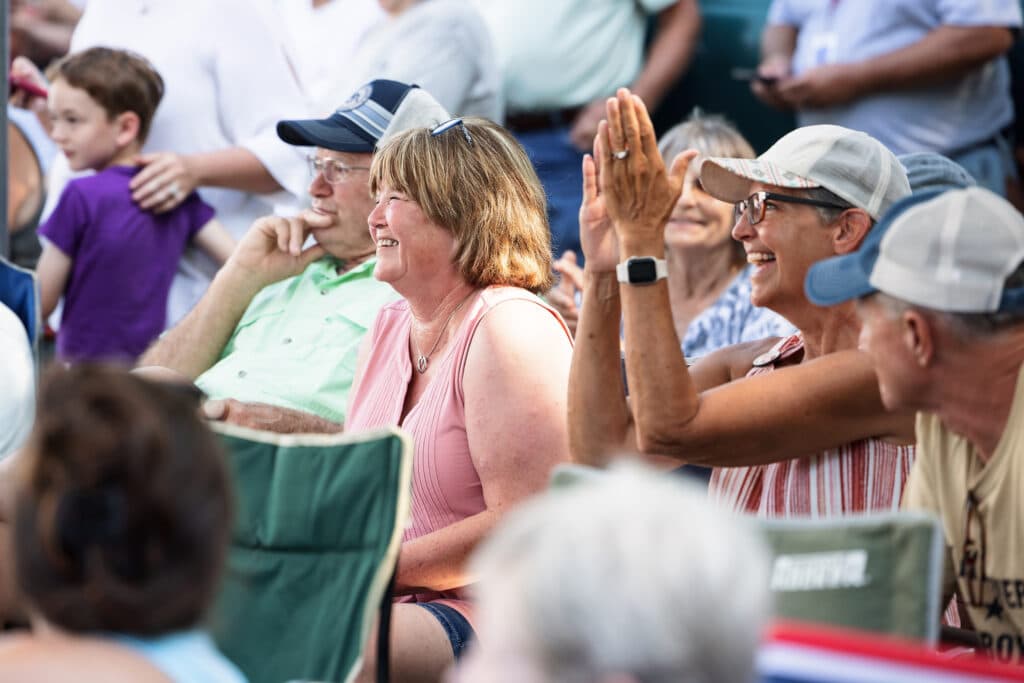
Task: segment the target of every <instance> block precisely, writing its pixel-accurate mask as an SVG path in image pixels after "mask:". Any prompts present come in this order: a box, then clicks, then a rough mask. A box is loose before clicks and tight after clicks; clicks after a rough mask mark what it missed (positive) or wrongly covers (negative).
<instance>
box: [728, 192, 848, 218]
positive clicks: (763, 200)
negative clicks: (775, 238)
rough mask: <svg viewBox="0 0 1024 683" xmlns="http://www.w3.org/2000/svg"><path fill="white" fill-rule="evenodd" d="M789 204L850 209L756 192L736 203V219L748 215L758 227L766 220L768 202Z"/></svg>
mask: <svg viewBox="0 0 1024 683" xmlns="http://www.w3.org/2000/svg"><path fill="white" fill-rule="evenodd" d="M770 201H776V202H788V203H790V204H807V205H808V206H820V207H823V208H826V209H848V208H849V207H848V206H840V205H839V204H833V203H832V202H823V201H820V200H818V199H808V198H806V197H794V196H792V195H788V194H778V193H777V192H764V191H762V192H755V193H754V194H752V195H750V196H749V197H747V198H746V199H743V200H741V201H738V202H736V214H735V216H734V217H735V219H736V220H737V221H738V220H739V219H740V216H742V215H743V214H747V220H748V221H750V224H751V225H757V224H758V223H760V222H761V221H763V220H764V211H765V207H767V206H768V202H770Z"/></svg>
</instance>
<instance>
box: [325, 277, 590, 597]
mask: <svg viewBox="0 0 1024 683" xmlns="http://www.w3.org/2000/svg"><path fill="white" fill-rule="evenodd" d="M511 300H523V301H529V302H532V303H535V304H537V305H538V306H542V307H543V308H545V309H546V310H548V311H549V312H550V313H551V315H552V316H553V317H554V319H555V320H557V321H558V324H559V325H561V327H562V329H563V330H565V334H566V341H567V343H569V344H571V343H572V341H571V340H572V337H571V335H570V333H569V330H568V329H567V328H566V327H565V323H564V322H562V319H561V317H559V315H558V314H557V313H556V312H555V311H554V309H552V308H551V307H549V306H548V305H547V304H545V303H544V302H542V301H541V300H540V299H539V298H538V297H536V296H534V295H533V294H531V293H530V292H528V291H526V290H525V289H519V288H517V287H489V288H487V289H484V290H481V291H480V293H479V294H478V295H477V296H475V297H473V298H472V299H470V301H469V302H468V303H467V304H466V306H467V309H468V310H467V313H466V317H465V318H464V319H463V321H462V323H461V324H460V325H459V329H458V331H457V332H456V334H455V336H454V338H453V339H452V343H451V344H450V345H449V346H448V350H447V353H446V354H445V355H444V356H443V357H441V358H437V359H431V362H432V364H433V363H439V365H438V371H437V373H436V374H435V375H434V377H433V379H432V380H431V381H430V384H429V385H428V386H427V389H426V391H424V392H423V394H422V396H420V399H419V401H418V402H417V403H416V404H415V405H414V406H413V407H412V409H411V410H410V411H409V413H408V414H407V415H406V416H405V419H404V420H402V408H403V406H404V404H405V395H406V391H407V390H408V386H409V382H410V380H411V379H412V372H413V368H412V362H411V361H410V359H409V332H410V329H411V326H412V314H411V313H410V311H409V304H408V302H406V301H405V300H404V299H403V300H401V301H397V302H395V303H392V304H389V305H388V306H385V307H384V308H383V309H381V311H380V313H379V314H378V315H377V319H376V321H375V322H374V326H373V330H372V332H371V334H372V335H373V337H372V339H373V341H372V345H371V348H370V355H369V357H368V358H367V363H366V368H365V370H364V372H363V377H362V379H361V381H360V384H359V387H358V389H357V390H356V393H355V395H354V396H353V397H352V408H351V410H350V411H349V414H348V417H347V419H346V422H345V429H346V431H358V430H363V429H373V428H376V427H382V426H394V425H398V426H400V427H402V429H404V430H405V431H406V432H408V433H409V435H410V436H411V437H412V441H413V475H412V525H411V526H410V527H409V528H408V529H406V531H405V536H404V540H406V541H408V540H411V539H414V538H418V537H420V536H423V535H425V534H429V533H431V532H433V531H437V530H438V529H442V528H444V527H446V526H449V525H451V524H454V523H455V522H458V521H460V520H463V519H465V518H466V517H470V516H472V515H475V514H477V513H479V512H483V511H484V510H485V509H486V505H485V503H484V498H483V491H482V487H481V484H480V477H479V476H478V475H477V472H476V467H475V466H474V465H473V460H472V458H471V457H470V453H469V442H468V439H467V436H466V420H465V416H466V411H465V396H464V395H463V392H462V376H463V373H464V372H465V369H466V357H467V355H468V353H469V346H470V344H471V343H472V341H473V336H474V334H475V333H476V329H477V327H478V326H479V325H480V321H481V320H483V318H484V316H485V315H486V314H487V312H488V311H490V310H491V309H492V308H494V307H495V306H497V305H499V304H501V303H503V302H505V301H511ZM465 597H466V596H465V591H464V589H454V590H451V591H445V592H444V593H420V594H417V595H415V596H413V597H412V598H409V599H412V600H415V601H416V602H427V601H431V600H438V599H454V600H453V602H451V604H452V606H453V607H456V608H457V609H459V610H460V611H465V610H466V608H467V605H465V604H460V603H461V601H462V600H464V599H465ZM456 601H458V602H456Z"/></svg>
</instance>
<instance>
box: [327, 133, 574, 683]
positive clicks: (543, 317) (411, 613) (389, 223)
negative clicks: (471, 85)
mask: <svg viewBox="0 0 1024 683" xmlns="http://www.w3.org/2000/svg"><path fill="white" fill-rule="evenodd" d="M371 189H372V191H373V193H374V194H375V195H376V198H377V205H376V208H375V209H374V211H373V212H372V213H371V214H370V218H369V224H370V233H371V235H372V236H373V238H374V241H375V242H376V244H377V264H376V268H375V271H374V275H375V277H377V278H378V279H379V280H383V281H385V282H388V283H390V284H391V285H392V286H393V287H394V288H395V290H396V291H397V292H398V293H400V294H401V295H402V296H403V297H404V299H403V300H401V301H399V302H397V303H395V304H393V305H390V306H387V307H385V308H384V309H382V310H381V312H380V314H379V315H378V317H377V320H376V322H375V323H374V326H373V329H372V331H371V334H369V335H367V337H366V340H365V341H364V344H363V349H362V351H361V354H360V360H359V366H358V368H357V370H356V375H355V377H356V378H355V381H354V382H353V386H352V391H351V393H350V399H349V400H350V407H349V410H348V413H347V415H348V417H347V422H346V429H347V430H348V431H356V430H362V429H370V428H374V427H380V426H384V425H398V426H400V427H402V428H403V429H405V430H406V431H407V432H408V433H409V434H410V435H411V436H412V440H413V444H414V458H413V489H412V520H411V524H410V526H409V528H408V529H407V530H406V533H405V537H404V540H403V544H402V549H401V552H400V555H399V559H398V568H397V575H396V585H395V593H396V604H395V607H394V611H393V616H392V625H391V631H392V636H391V643H392V652H391V673H392V677H393V680H396V681H401V680H405V679H406V677H407V674H409V675H413V674H414V675H415V676H416V677H417V679H416V680H427V679H435V678H439V677H440V675H441V673H442V672H443V671H444V669H446V668H447V667H448V666H449V665H450V664H451V663H452V662H453V661H454V658H456V657H457V656H458V655H459V654H460V652H461V649H462V647H463V645H464V644H465V640H466V638H467V637H468V636H469V635H470V634H471V632H472V629H471V626H470V624H471V620H472V615H471V612H470V609H469V603H468V601H467V595H466V590H465V587H466V585H467V584H468V583H470V581H471V577H470V576H469V575H468V574H467V573H466V568H465V566H466V560H467V558H468V556H469V554H470V553H471V552H472V550H473V549H474V548H475V547H476V545H477V543H478V542H479V541H480V540H481V539H482V538H483V537H484V535H485V534H486V533H487V532H488V531H489V530H490V529H491V528H492V527H494V525H495V524H496V523H497V522H498V520H499V519H500V518H501V516H502V515H503V514H504V513H505V511H507V510H508V509H509V508H511V507H512V506H514V505H515V504H516V503H517V502H519V501H520V500H522V499H524V498H526V497H527V496H529V495H531V494H533V493H536V492H538V491H540V490H542V489H543V488H545V487H546V485H547V479H548V476H549V474H550V471H551V468H552V467H553V466H554V465H555V464H557V463H558V462H560V461H563V460H565V459H567V457H568V435H567V427H566V396H567V393H568V379H569V364H570V358H571V353H572V341H571V337H570V335H569V332H568V330H567V328H566V327H565V325H564V323H563V322H562V320H561V318H560V317H559V316H558V314H557V313H555V312H554V310H553V309H551V308H549V307H548V306H547V305H546V304H544V303H543V302H542V301H541V300H540V299H539V298H538V297H537V296H536V292H540V291H544V290H545V289H546V288H547V287H548V286H549V284H550V279H551V263H550V258H551V257H550V250H551V245H550V234H549V232H548V226H547V219H546V213H545V203H544V193H543V190H542V189H541V186H540V183H539V181H538V180H537V177H536V174H535V173H534V171H533V168H532V166H531V164H530V161H529V159H528V158H527V157H526V155H525V153H524V152H523V150H522V148H521V147H520V146H519V144H518V143H517V142H515V140H514V139H513V138H512V137H511V136H510V135H509V133H508V132H507V131H505V130H504V129H503V128H501V127H499V126H497V125H496V124H493V123H491V122H489V121H484V120H482V119H466V120H461V119H454V120H453V121H451V122H448V123H446V124H442V125H441V126H439V127H438V128H436V129H434V130H427V129H418V130H411V131H408V132H406V133H403V134H401V135H399V136H397V137H396V138H394V140H393V141H391V142H390V143H388V144H387V145H386V146H385V147H384V148H383V149H381V150H380V151H379V152H378V153H377V155H376V156H375V158H374V161H373V167H372V169H371ZM366 655H367V661H368V664H367V666H366V668H365V670H364V674H368V673H369V672H372V671H373V666H374V664H373V661H372V660H373V656H374V645H373V644H372V643H371V644H370V646H369V647H368V648H367V650H366Z"/></svg>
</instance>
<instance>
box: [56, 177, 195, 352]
mask: <svg viewBox="0 0 1024 683" xmlns="http://www.w3.org/2000/svg"><path fill="white" fill-rule="evenodd" d="M138 170H139V169H138V168H137V167H133V166H113V167H111V168H108V169H105V170H103V171H100V172H99V173H97V174H95V175H92V176H89V177H86V178H79V179H76V180H72V181H71V182H70V183H68V185H67V186H66V187H65V189H64V192H63V194H61V196H60V201H59V202H58V203H57V207H56V208H55V209H54V211H53V214H51V215H50V218H49V219H48V220H47V221H46V223H44V224H43V225H42V226H41V227H40V228H39V234H40V235H43V236H44V237H46V238H47V239H48V240H49V241H50V242H51V243H53V245H54V246H55V247H57V248H58V249H60V250H61V251H62V252H64V253H65V254H66V255H67V256H68V257H69V258H71V261H72V265H71V273H70V275H69V277H68V282H67V285H66V287H65V289H64V312H63V315H62V317H61V325H60V331H59V333H58V334H57V354H58V355H59V356H60V357H61V358H63V359H65V360H72V361H75V360H115V361H121V362H132V361H134V360H135V359H136V358H138V357H139V355H141V354H142V352H143V351H145V349H146V347H147V346H148V345H149V344H150V342H152V341H153V340H154V339H155V338H156V336H157V335H158V334H160V332H162V331H163V329H164V320H165V318H166V314H167V292H168V291H169V290H170V287H171V280H172V279H173V278H174V273H175V270H176V269H177V267H178V260H179V259H180V258H181V255H182V253H183V252H184V251H185V246H186V245H187V244H188V242H189V241H190V240H191V239H192V238H193V237H194V236H195V234H196V233H197V232H199V230H200V228H202V227H203V226H204V225H206V224H207V223H208V222H209V221H210V219H211V218H213V208H211V207H210V206H209V205H208V204H206V203H204V202H203V201H202V200H201V199H200V198H199V195H197V194H196V193H194V192H193V193H192V194H190V195H189V196H188V197H187V198H186V199H185V201H184V202H182V203H181V204H180V205H179V206H178V207H176V208H175V209H174V210H173V211H169V212H167V213H163V214H154V213H150V212H149V211H143V210H142V209H140V208H139V207H138V206H137V205H136V204H135V202H133V201H132V195H131V190H130V189H129V188H128V183H129V182H130V181H131V178H132V176H133V175H135V173H136V172H137V171H138Z"/></svg>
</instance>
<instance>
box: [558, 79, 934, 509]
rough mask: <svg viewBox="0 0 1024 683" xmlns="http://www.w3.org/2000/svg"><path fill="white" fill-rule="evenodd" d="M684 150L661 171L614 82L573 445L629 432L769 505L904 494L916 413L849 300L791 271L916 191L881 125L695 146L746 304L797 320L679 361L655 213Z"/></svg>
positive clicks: (599, 143)
mask: <svg viewBox="0 0 1024 683" xmlns="http://www.w3.org/2000/svg"><path fill="white" fill-rule="evenodd" d="M696 154H697V153H696V151H694V150H690V151H688V152H686V153H684V154H682V155H680V156H678V157H676V159H675V161H674V162H673V164H672V167H671V169H668V168H666V166H665V163H664V162H663V161H662V159H661V156H660V154H659V153H658V150H657V147H656V144H655V139H654V129H653V126H652V125H651V122H650V118H649V117H648V115H647V110H646V108H645V107H644V106H643V103H642V101H640V99H639V98H637V97H635V96H633V95H632V94H631V93H629V92H628V91H627V90H625V89H623V90H620V91H619V94H618V96H617V97H616V98H614V99H610V100H609V101H608V121H607V122H606V123H602V126H601V130H600V131H599V133H598V136H597V139H596V142H595V154H594V156H595V159H596V164H597V168H598V169H599V174H598V178H599V181H598V182H596V183H592V184H591V186H592V187H596V188H597V189H598V191H597V192H596V193H594V194H591V195H590V196H589V197H588V198H589V200H590V202H591V204H592V205H593V206H594V207H595V209H596V210H603V211H605V212H606V216H607V218H606V219H605V220H603V221H592V222H589V223H587V224H584V225H583V226H581V239H582V241H583V245H584V248H585V249H586V250H587V261H586V266H585V273H586V277H587V282H586V288H585V289H584V300H583V311H582V313H581V315H580V326H579V329H578V331H577V347H576V352H575V354H574V356H573V374H572V381H571V382H570V387H571V391H570V399H569V422H570V429H571V432H570V434H571V443H572V446H573V457H574V458H575V459H579V460H582V461H584V462H591V463H595V464H600V463H602V462H604V461H605V460H606V459H607V457H608V453H609V452H610V451H613V450H614V449H615V448H621V447H622V446H623V445H625V446H626V447H629V448H637V449H639V450H640V451H641V452H645V453H651V454H659V455H667V456H671V457H674V458H677V459H679V460H681V461H683V462H689V463H694V464H703V465H709V466H713V467H714V468H715V469H714V471H713V473H712V476H711V484H710V489H709V490H710V493H711V495H712V497H714V498H716V499H718V500H722V501H723V502H725V503H726V504H727V505H729V506H730V507H732V508H734V509H736V510H740V511H745V512H749V513H754V514H757V515H760V516H764V517H786V518H788V517H829V516H835V515H846V514H851V513H858V512H866V511H885V510H893V509H896V508H898V506H899V500H900V493H901V491H902V490H903V484H904V483H905V481H906V477H907V474H908V473H909V470H910V464H911V462H912V460H913V443H914V430H913V427H914V425H913V416H912V415H911V414H910V413H891V412H889V411H888V410H887V409H886V408H885V406H884V405H883V404H882V401H881V398H880V396H879V394H878V383H877V379H876V376H875V369H874V365H873V363H872V361H871V359H870V358H869V357H868V356H867V355H866V354H864V353H863V352H861V351H858V350H857V338H858V335H859V333H860V326H859V323H858V321H857V317H856V313H855V311H854V310H853V305H852V304H849V305H846V306H834V307H829V308H819V307H817V306H814V305H812V304H811V303H810V302H809V301H808V300H807V298H806V296H805V295H804V291H803V280H804V277H805V276H806V274H807V269H808V267H809V266H810V265H811V264H812V263H814V262H816V261H820V260H822V259H824V258H828V257H830V256H834V255H836V254H845V253H849V252H852V251H854V250H855V249H856V248H857V246H858V245H859V244H860V243H861V242H862V241H863V240H864V238H865V237H866V236H867V235H868V233H869V232H870V230H871V228H872V226H873V224H874V222H875V221H876V220H877V219H878V217H880V216H881V215H882V214H883V213H884V212H885V211H886V210H887V209H888V208H889V207H890V206H891V205H892V204H893V203H894V202H896V201H897V200H898V199H900V198H902V197H904V196H906V195H908V194H909V193H910V186H909V184H908V182H907V177H906V174H905V172H904V170H903V167H902V166H901V165H900V163H899V161H898V160H897V159H896V157H895V156H894V155H893V154H892V152H890V151H889V150H887V149H886V148H885V147H884V146H883V145H881V144H880V143H879V142H878V141H877V140H875V139H873V138H871V137H870V136H868V135H865V134H864V133H860V132H856V131H852V130H848V129H846V128H842V127H839V126H809V127H806V128H800V129H797V130H795V131H793V132H791V133H789V134H787V135H785V136H783V137H782V138H781V139H780V140H779V141H778V142H776V143H775V144H774V145H773V146H772V147H771V148H770V149H769V150H768V151H766V152H765V153H764V154H762V155H761V156H760V157H758V158H757V159H730V158H721V157H711V158H706V159H705V160H704V161H703V163H702V165H701V169H700V175H699V178H700V181H701V184H702V185H703V187H704V188H705V189H706V190H707V191H708V192H709V193H710V194H712V195H713V196H715V197H718V198H719V199H721V200H723V201H728V202H735V203H736V204H737V205H738V211H737V214H738V220H737V222H736V224H735V226H734V227H733V237H735V238H736V239H738V240H740V241H742V242H743V246H744V249H745V251H746V254H747V261H748V263H750V264H752V265H753V267H754V272H753V274H752V275H751V302H752V303H753V304H754V305H757V306H766V307H768V308H770V309H771V310H773V311H775V312H776V313H778V314H780V315H782V316H783V317H784V318H786V319H787V320H789V321H790V322H792V323H793V324H794V325H795V326H796V327H797V329H798V330H799V332H798V333H797V334H794V335H792V336H789V337H786V338H783V339H781V340H777V339H765V340H762V341H757V342H747V343H744V344H738V345H734V346H729V347H726V348H723V349H720V350H719V351H717V352H715V353H713V354H710V355H708V356H705V357H704V358H703V359H701V361H699V362H697V363H695V364H694V365H693V366H692V367H688V366H687V364H686V362H685V358H684V357H683V354H682V353H681V352H680V349H679V339H678V337H677V336H676V331H675V324H674V321H673V319H672V311H671V302H670V300H669V290H668V286H667V282H666V280H665V278H664V275H663V273H664V270H663V269H664V265H663V264H664V261H663V259H664V256H665V225H666V224H667V223H668V220H669V218H670V216H671V214H672V211H673V209H674V208H675V205H676V201H677V199H678V196H679V193H680V191H681V189H682V185H683V181H684V179H685V178H686V176H687V173H688V170H689V166H690V165H691V163H692V162H693V159H694V158H695V157H696ZM587 164H588V167H589V168H590V169H591V170H590V171H588V173H593V172H594V171H595V170H597V169H595V167H594V164H595V162H594V161H589V160H588V162H587ZM659 264H660V265H659ZM623 314H624V315H623ZM622 317H624V318H625V348H626V370H627V373H628V377H629V389H630V393H629V402H628V403H627V400H626V397H625V391H624V387H623V380H622V373H621V372H620V370H619V364H620V362H619V321H620V318H622Z"/></svg>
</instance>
